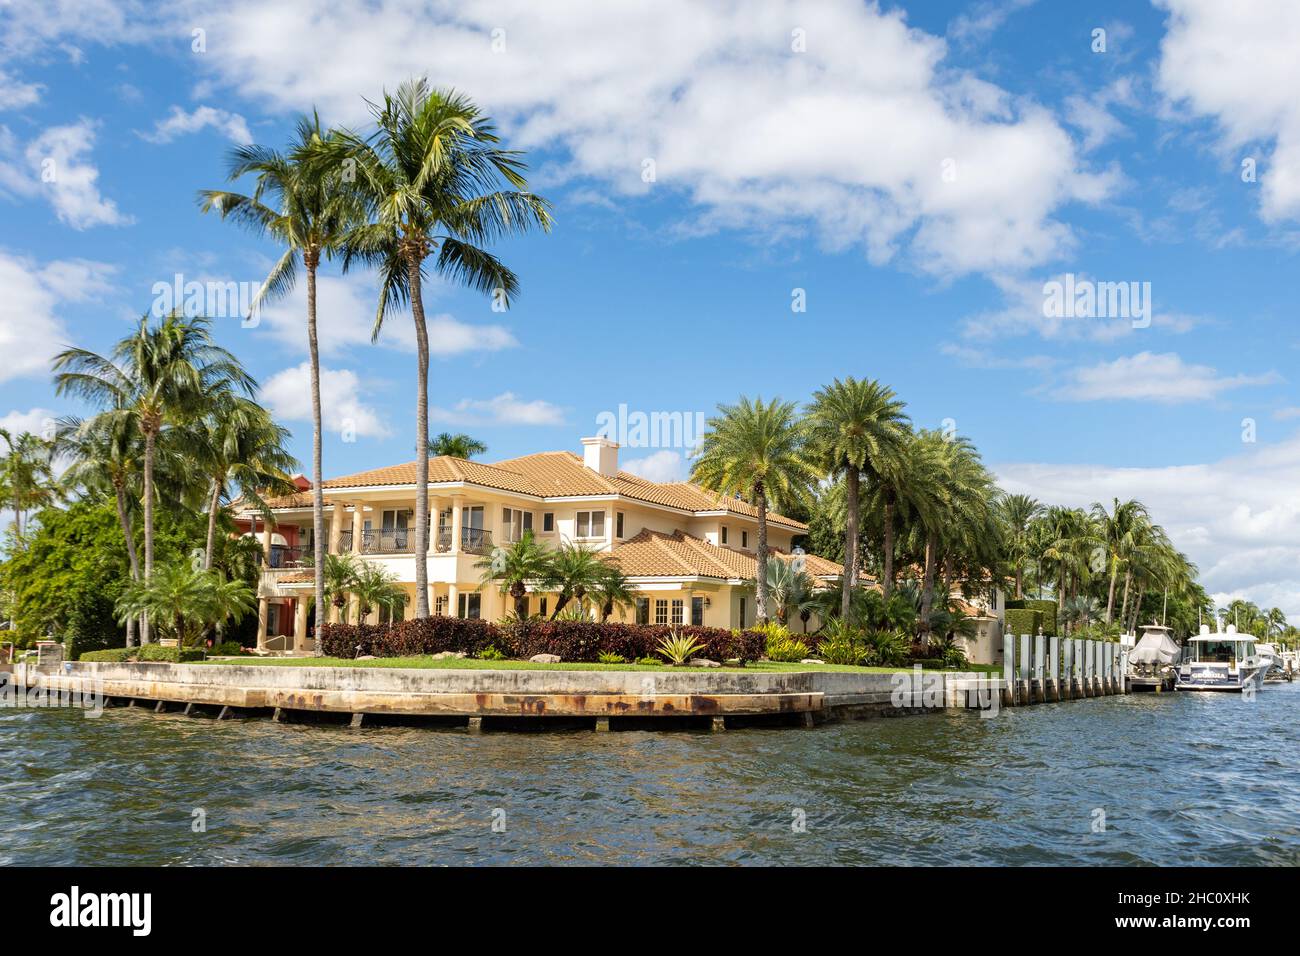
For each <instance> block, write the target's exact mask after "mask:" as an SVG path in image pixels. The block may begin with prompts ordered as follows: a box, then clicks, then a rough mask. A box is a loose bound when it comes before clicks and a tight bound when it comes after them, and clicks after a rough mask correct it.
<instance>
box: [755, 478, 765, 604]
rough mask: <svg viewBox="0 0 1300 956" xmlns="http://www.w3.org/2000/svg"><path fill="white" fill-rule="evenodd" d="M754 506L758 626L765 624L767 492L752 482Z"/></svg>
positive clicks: (758, 483) (759, 482)
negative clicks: (755, 507)
mask: <svg viewBox="0 0 1300 956" xmlns="http://www.w3.org/2000/svg"><path fill="white" fill-rule="evenodd" d="M754 504H755V506H757V508H758V574H757V578H758V580H757V582H756V584H757V587H756V588H755V596H754V612H755V614H757V616H758V623H759V624H766V623H767V490H766V489H765V488H764V487H763V483H762V482H761V481H756V482H754Z"/></svg>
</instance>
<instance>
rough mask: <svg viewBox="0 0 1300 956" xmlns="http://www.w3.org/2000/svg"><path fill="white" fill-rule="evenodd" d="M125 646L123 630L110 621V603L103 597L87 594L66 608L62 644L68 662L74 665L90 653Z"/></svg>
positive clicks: (113, 621) (124, 631) (111, 618)
mask: <svg viewBox="0 0 1300 956" xmlns="http://www.w3.org/2000/svg"><path fill="white" fill-rule="evenodd" d="M124 643H126V629H125V628H123V627H120V626H119V625H118V623H117V621H115V620H114V619H113V602H112V601H110V600H109V599H108V598H107V597H105V596H104V595H103V594H96V593H91V594H87V595H85V596H84V597H83V598H82V600H80V601H77V602H75V603H74V604H73V605H72V606H71V607H70V608H69V610H68V631H67V637H66V638H65V640H64V649H65V652H66V653H67V656H68V660H70V661H75V660H78V659H80V657H81V655H82V654H85V653H88V652H90V651H102V650H107V649H109V648H115V647H121V646H122V645H123V644H124Z"/></svg>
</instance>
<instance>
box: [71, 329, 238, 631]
mask: <svg viewBox="0 0 1300 956" xmlns="http://www.w3.org/2000/svg"><path fill="white" fill-rule="evenodd" d="M210 324H211V323H210V322H209V321H208V320H207V319H206V318H202V317H196V318H186V317H185V316H184V315H182V314H180V313H175V312H174V313H172V314H171V315H168V316H167V317H166V318H164V319H162V320H161V321H160V322H159V323H158V324H157V325H154V326H151V325H150V324H149V316H148V315H145V316H144V317H143V318H141V320H140V324H139V326H138V327H137V329H136V331H135V332H134V333H132V334H131V335H128V336H127V337H126V338H124V339H122V340H121V341H119V342H118V343H117V345H115V346H114V348H113V352H112V355H111V357H104V356H101V355H97V354H95V353H94V352H90V351H87V350H86V349H80V348H71V349H65V350H64V351H62V352H60V353H59V354H58V355H56V356H55V358H54V363H53V364H54V370H55V373H56V374H55V376H54V383H55V392H56V393H57V394H59V395H63V394H71V395H75V396H77V397H79V398H83V399H86V400H87V401H90V402H93V403H96V404H98V405H100V406H101V407H102V408H104V409H111V410H114V411H118V412H122V413H125V414H128V415H130V416H131V417H132V419H133V421H134V425H135V427H136V428H137V429H139V432H140V434H141V436H142V438H143V440H144V462H143V465H142V479H143V489H142V493H141V496H142V498H143V500H144V577H143V581H145V582H148V580H149V579H150V577H151V576H152V575H153V559H154V520H153V509H154V463H155V459H156V455H157V449H158V438H159V435H161V434H162V432H163V429H164V428H168V427H174V426H176V425H181V424H185V423H187V422H191V421H194V420H195V419H197V418H198V417H199V416H200V415H201V414H202V413H203V410H204V409H205V408H207V407H208V403H210V402H211V401H212V400H213V399H214V397H215V396H216V395H218V394H220V393H221V392H225V391H236V390H237V391H242V392H243V393H244V394H248V395H251V394H252V393H253V391H254V390H255V389H256V387H257V385H256V382H254V381H253V379H252V377H251V376H250V375H249V374H248V373H247V372H245V371H244V368H243V366H242V365H240V364H239V360H238V359H236V358H235V357H234V355H232V354H231V353H230V352H228V351H227V350H226V349H224V348H221V347H220V346H219V345H217V344H216V343H215V342H214V341H213V339H212V335H211V333H210V331H209V328H210ZM141 636H142V640H147V639H148V634H147V624H146V628H145V631H144V633H142V635H141Z"/></svg>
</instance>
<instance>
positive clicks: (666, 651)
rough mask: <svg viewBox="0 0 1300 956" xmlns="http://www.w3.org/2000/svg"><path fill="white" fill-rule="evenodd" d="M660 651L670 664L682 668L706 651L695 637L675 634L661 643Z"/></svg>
mask: <svg viewBox="0 0 1300 956" xmlns="http://www.w3.org/2000/svg"><path fill="white" fill-rule="evenodd" d="M658 650H659V653H660V654H662V655H663V656H664V658H665V659H666V660H667V661H668V663H670V664H673V665H675V666H677V667H680V666H682V665H683V664H685V663H687V662H688V661H689V660H690V659H691V658H692V657H694V656H695V655H696V654H698V653H699V652H700V651H702V650H704V645H703V644H701V643H700V642H699V641H697V640H696V639H695V638H693V637H689V636H687V635H685V634H678V633H676V632H674V633H672V634H670V635H668V636H667V637H665V638H664V639H663V640H661V641H660V642H659V648H658Z"/></svg>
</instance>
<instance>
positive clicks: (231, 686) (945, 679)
mask: <svg viewBox="0 0 1300 956" xmlns="http://www.w3.org/2000/svg"><path fill="white" fill-rule="evenodd" d="M16 676H17V678H18V681H19V683H31V682H34V681H39V682H40V683H43V684H44V685H46V686H48V687H49V688H51V689H61V688H65V689H66V688H71V687H73V686H74V685H77V686H85V685H86V684H87V683H93V684H94V685H95V687H96V688H97V689H98V691H97V692H98V693H100V694H102V696H103V697H104V698H105V700H106V703H107V704H108V705H109V706H113V705H121V704H126V705H130V706H141V705H148V706H150V707H151V709H154V710H159V711H165V710H169V709H178V708H184V709H185V712H186V713H187V714H207V715H210V716H218V717H231V716H272V717H274V718H276V719H280V720H311V719H313V717H314V716H315V717H317V718H321V719H325V718H331V719H334V720H336V721H337V720H338V719H339V718H342V719H345V720H350V721H351V722H352V723H353V724H354V725H357V726H360V725H362V724H363V723H367V722H369V723H382V722H384V721H385V719H387V718H394V719H420V718H423V719H427V720H428V721H429V722H444V723H451V724H453V725H454V724H461V725H467V726H470V727H471V728H476V727H480V726H484V721H486V722H487V724H486V725H487V726H495V725H500V726H517V725H518V724H519V722H520V721H521V720H526V721H529V722H541V721H548V720H549V721H568V722H571V723H572V722H575V721H576V722H578V723H579V724H580V725H581V724H582V722H591V723H594V725H595V727H596V728H598V729H611V728H614V729H617V728H619V727H630V726H641V727H652V726H655V725H656V723H664V722H665V718H672V719H674V721H675V722H680V721H687V722H693V723H696V724H701V725H708V726H711V727H712V728H713V729H719V730H720V729H723V728H724V727H725V726H728V725H734V726H745V725H750V724H761V723H772V724H786V725H794V726H811V725H813V724H815V723H821V722H823V721H825V720H830V719H843V718H859V717H870V716H893V715H900V714H911V713H922V712H926V711H938V710H945V709H953V708H978V709H982V710H989V709H991V710H994V711H996V709H997V708H998V706H999V703H1000V701H1001V700H1002V698H1003V696H1004V685H1003V682H1002V681H1001V680H999V679H997V678H992V677H989V676H988V675H984V674H976V673H951V672H938V671H921V670H919V669H917V670H913V671H902V670H900V671H899V672H898V673H893V674H886V673H864V672H847V671H844V672H840V671H792V672H782V673H772V672H760V671H753V672H744V671H709V670H703V669H686V668H683V669H680V670H667V669H665V670H664V671H617V670H600V671H579V670H573V671H566V670H469V669H451V670H435V669H415V668H410V669H407V668H392V667H293V666H275V665H259V664H247V665H245V664H235V665H213V664H165V663H71V664H62V665H57V666H51V667H42V668H39V669H38V668H31V669H29V670H26V672H24V669H22V668H20V670H19V673H18V674H17V675H16ZM611 722H612V723H611Z"/></svg>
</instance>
